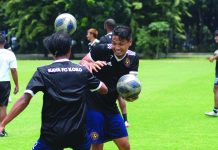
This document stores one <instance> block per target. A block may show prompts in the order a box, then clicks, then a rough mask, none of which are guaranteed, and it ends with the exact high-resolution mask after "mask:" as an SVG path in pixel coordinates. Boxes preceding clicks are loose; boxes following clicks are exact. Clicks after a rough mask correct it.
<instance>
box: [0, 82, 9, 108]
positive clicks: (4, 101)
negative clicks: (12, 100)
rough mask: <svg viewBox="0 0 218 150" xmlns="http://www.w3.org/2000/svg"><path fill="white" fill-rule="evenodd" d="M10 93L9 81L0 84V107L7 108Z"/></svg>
mask: <svg viewBox="0 0 218 150" xmlns="http://www.w3.org/2000/svg"><path fill="white" fill-rule="evenodd" d="M10 92H11V84H10V82H9V81H3V82H0V106H7V105H8V99H9V96H10Z"/></svg>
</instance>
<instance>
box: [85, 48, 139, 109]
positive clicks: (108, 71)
mask: <svg viewBox="0 0 218 150" xmlns="http://www.w3.org/2000/svg"><path fill="white" fill-rule="evenodd" d="M89 56H90V58H91V59H92V60H93V61H97V60H100V61H106V63H107V66H104V67H103V68H102V69H101V70H99V71H98V72H95V73H94V75H95V76H96V77H97V78H98V79H100V80H101V81H103V82H104V83H105V84H106V85H107V87H108V90H109V91H108V94H106V95H101V94H98V93H96V92H94V93H89V94H90V100H89V106H90V107H91V108H94V109H96V110H98V111H101V112H104V113H118V112H119V111H118V107H117V104H116V99H117V98H118V93H117V91H116V85H117V81H118V79H119V78H120V77H121V76H123V75H125V74H128V73H130V72H133V73H137V72H138V66H139V58H138V56H137V55H136V53H135V52H133V51H131V50H128V51H127V53H126V55H125V56H124V57H123V58H122V59H118V58H117V57H116V56H115V55H114V54H113V51H112V49H111V44H99V45H97V46H95V47H93V49H92V50H91V51H90V53H89Z"/></svg>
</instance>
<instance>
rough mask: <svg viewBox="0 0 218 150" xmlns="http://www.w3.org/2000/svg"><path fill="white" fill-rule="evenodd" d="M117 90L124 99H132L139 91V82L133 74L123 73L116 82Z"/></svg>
mask: <svg viewBox="0 0 218 150" xmlns="http://www.w3.org/2000/svg"><path fill="white" fill-rule="evenodd" d="M117 92H118V93H119V95H120V96H122V97H123V98H124V99H125V100H127V101H128V99H131V101H133V100H135V98H136V97H138V95H139V93H140V92H141V83H140V81H139V79H138V78H137V77H136V76H135V75H132V74H127V75H123V76H122V77H120V79H119V80H118V82H117Z"/></svg>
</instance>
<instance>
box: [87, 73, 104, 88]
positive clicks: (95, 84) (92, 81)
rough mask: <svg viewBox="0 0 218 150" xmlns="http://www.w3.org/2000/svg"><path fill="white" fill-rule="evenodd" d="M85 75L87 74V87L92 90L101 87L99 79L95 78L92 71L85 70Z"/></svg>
mask: <svg viewBox="0 0 218 150" xmlns="http://www.w3.org/2000/svg"><path fill="white" fill-rule="evenodd" d="M87 76H88V88H89V89H90V91H92V92H94V91H97V90H99V89H100V87H101V84H102V83H101V81H100V80H99V79H97V78H96V77H95V76H94V75H93V74H92V73H90V72H89V71H87Z"/></svg>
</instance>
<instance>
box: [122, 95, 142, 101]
mask: <svg viewBox="0 0 218 150" xmlns="http://www.w3.org/2000/svg"><path fill="white" fill-rule="evenodd" d="M138 98H139V97H138V96H136V97H131V98H125V99H126V101H128V102H133V101H135V100H137V99H138Z"/></svg>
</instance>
